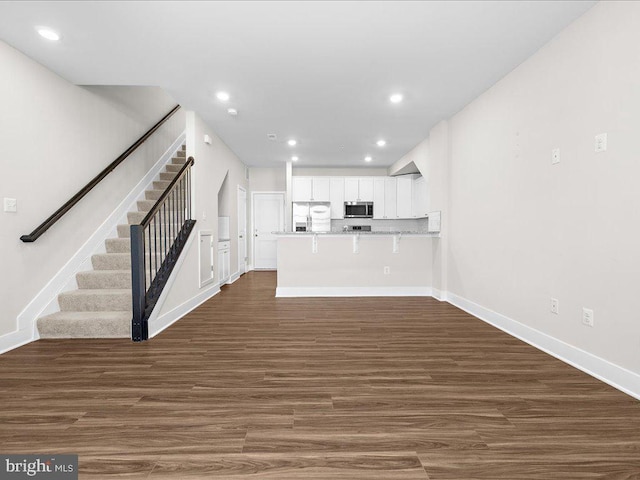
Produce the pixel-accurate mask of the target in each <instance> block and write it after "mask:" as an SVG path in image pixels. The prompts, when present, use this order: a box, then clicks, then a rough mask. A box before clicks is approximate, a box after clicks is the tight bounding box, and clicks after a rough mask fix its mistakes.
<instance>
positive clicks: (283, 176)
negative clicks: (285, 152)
mask: <svg viewBox="0 0 640 480" xmlns="http://www.w3.org/2000/svg"><path fill="white" fill-rule="evenodd" d="M286 189H287V172H286V167H285V165H283V166H282V167H271V168H260V167H251V168H250V169H249V190H250V191H252V192H284V191H285V190H286Z"/></svg>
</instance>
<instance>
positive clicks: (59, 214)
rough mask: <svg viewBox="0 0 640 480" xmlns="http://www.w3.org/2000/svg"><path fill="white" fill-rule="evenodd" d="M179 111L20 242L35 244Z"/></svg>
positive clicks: (173, 110)
mask: <svg viewBox="0 0 640 480" xmlns="http://www.w3.org/2000/svg"><path fill="white" fill-rule="evenodd" d="M179 109H180V105H176V106H175V107H173V109H171V111H170V112H169V113H167V114H166V115H165V116H164V117H162V119H161V120H160V121H159V122H158V123H156V124H155V125H154V126H153V127H151V128H150V129H149V131H147V133H145V134H144V135H142V136H141V137H140V138H139V139H138V140H136V142H135V143H134V144H133V145H131V146H130V147H129V148H127V149H126V150H125V151H124V152H123V153H122V155H120V156H119V157H118V158H116V159H115V160H114V161H113V162H111V163H110V164H109V165H108V166H107V168H105V169H104V170H102V171H101V172H100V173H99V174H98V175H97V176H96V177H95V178H94V179H93V180H91V181H90V182H89V183H87V184H86V185H85V186H84V187H82V189H81V190H80V191H79V192H78V193H76V194H75V195H74V196H73V197H71V198H70V199H69V200H68V201H67V202H66V203H65V204H64V205H62V207H60V208H59V209H58V210H56V211H55V212H54V213H53V214H52V215H51V216H50V217H49V218H47V219H46V220H45V221H44V222H42V223H41V224H40V225H39V226H38V227H37V228H36V229H35V230H34V231H33V232H31V233H30V234H29V235H22V236H21V237H20V240H22V241H23V242H35V241H36V240H37V239H38V238H39V237H40V235H42V234H43V233H44V232H46V231H47V230H49V228H51V226H52V225H53V224H55V223H56V222H57V221H58V220H60V219H61V218H62V216H63V215H64V214H65V213H67V212H68V211H69V210H71V208H73V206H74V205H75V204H76V203H78V202H79V201H80V200H81V199H82V198H83V197H84V196H85V195H86V194H87V193H89V192H90V191H91V190H92V189H93V187H95V186H96V185H98V183H100V182H101V181H102V180H103V179H104V178H105V177H106V176H107V175H109V174H110V173H111V172H112V171H113V170H115V168H116V167H117V166H118V165H120V164H121V163H122V162H123V161H124V160H125V159H126V158H127V157H128V156H129V155H131V154H132V153H133V152H134V151H135V150H136V149H137V148H138V147H139V146H140V145H142V144H143V143H144V142H145V141H146V140H147V139H148V138H149V137H150V136H151V135H153V133H154V132H155V131H156V130H157V129H158V128H160V127H161V126H162V125H163V124H164V123H165V122H166V121H167V120H168V119H169V118H170V117H171V116H172V115H173V114H174V113H176V112H177V111H178V110H179Z"/></svg>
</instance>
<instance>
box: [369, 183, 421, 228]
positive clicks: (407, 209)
mask: <svg viewBox="0 0 640 480" xmlns="http://www.w3.org/2000/svg"><path fill="white" fill-rule="evenodd" d="M396 182H397V203H396V207H397V211H396V213H397V218H414V217H413V208H412V203H413V176H412V175H400V176H398V177H396ZM374 208H375V207H374Z"/></svg>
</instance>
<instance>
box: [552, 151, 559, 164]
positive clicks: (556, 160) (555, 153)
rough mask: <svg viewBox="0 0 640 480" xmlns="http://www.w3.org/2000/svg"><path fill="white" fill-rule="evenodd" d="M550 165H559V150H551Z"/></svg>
mask: <svg viewBox="0 0 640 480" xmlns="http://www.w3.org/2000/svg"><path fill="white" fill-rule="evenodd" d="M551 163H552V164H553V165H555V164H556V163H560V149H559V148H554V149H553V150H551Z"/></svg>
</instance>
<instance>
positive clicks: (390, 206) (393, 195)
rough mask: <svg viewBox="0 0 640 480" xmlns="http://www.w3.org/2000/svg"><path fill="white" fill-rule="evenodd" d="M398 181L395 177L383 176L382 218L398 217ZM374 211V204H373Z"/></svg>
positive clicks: (374, 209)
mask: <svg viewBox="0 0 640 480" xmlns="http://www.w3.org/2000/svg"><path fill="white" fill-rule="evenodd" d="M397 204H398V182H397V180H396V179H395V177H385V179H384V218H386V219H394V218H398V213H397V210H398V206H397ZM373 211H374V213H375V211H376V205H375V204H374V205H373Z"/></svg>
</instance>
